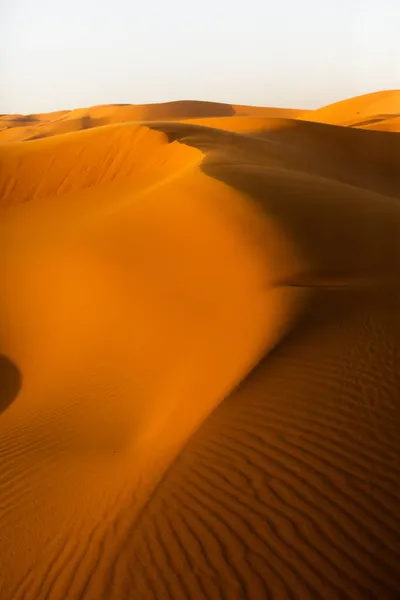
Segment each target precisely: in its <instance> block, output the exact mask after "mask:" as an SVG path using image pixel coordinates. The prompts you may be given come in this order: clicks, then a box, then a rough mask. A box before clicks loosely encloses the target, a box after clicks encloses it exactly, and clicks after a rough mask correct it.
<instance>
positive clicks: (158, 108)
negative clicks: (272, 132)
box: [0, 100, 303, 144]
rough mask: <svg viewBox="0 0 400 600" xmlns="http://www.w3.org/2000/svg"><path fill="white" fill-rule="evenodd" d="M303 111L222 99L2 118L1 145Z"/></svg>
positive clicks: (281, 115)
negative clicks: (144, 125) (134, 126)
mask: <svg viewBox="0 0 400 600" xmlns="http://www.w3.org/2000/svg"><path fill="white" fill-rule="evenodd" d="M302 112H303V111H301V110H294V109H288V108H267V107H258V106H243V105H239V104H237V105H236V104H223V103H221V102H201V101H193V100H190V101H189V100H188V101H177V102H165V103H159V104H141V105H134V104H120V105H118V104H116V105H111V104H110V105H103V106H92V107H90V108H80V109H75V110H70V111H58V112H54V113H47V114H34V115H4V116H2V117H0V144H5V143H10V142H22V141H30V140H35V139H38V138H41V137H49V136H53V135H60V134H62V133H69V132H72V131H80V130H82V129H89V128H92V127H98V126H102V125H110V124H116V123H129V122H142V121H154V120H169V121H171V120H172V121H176V120H185V119H205V118H207V119H209V118H217V117H232V116H238V117H259V118H266V117H269V118H280V117H291V118H293V117H297V116H300V115H301V114H302Z"/></svg>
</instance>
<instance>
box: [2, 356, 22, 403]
mask: <svg viewBox="0 0 400 600" xmlns="http://www.w3.org/2000/svg"><path fill="white" fill-rule="evenodd" d="M21 385H22V375H21V372H20V370H19V369H18V367H17V366H16V365H15V364H14V363H13V362H12V361H11V360H10V359H9V358H7V356H4V355H1V354H0V414H1V413H3V412H4V411H5V410H6V409H7V408H8V407H9V406H10V404H12V402H13V401H14V400H15V399H16V397H17V396H18V394H19V392H20V390H21Z"/></svg>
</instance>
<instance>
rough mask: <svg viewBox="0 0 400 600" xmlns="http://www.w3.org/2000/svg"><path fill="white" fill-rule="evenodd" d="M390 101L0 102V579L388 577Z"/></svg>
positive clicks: (398, 518) (71, 588) (394, 481)
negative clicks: (45, 105) (311, 107)
mask: <svg viewBox="0 0 400 600" xmlns="http://www.w3.org/2000/svg"><path fill="white" fill-rule="evenodd" d="M399 114H400V92H397V91H393V92H381V93H378V94H371V95H368V96H363V97H359V98H356V99H351V100H347V101H344V102H343V103H338V104H337V105H331V106H329V107H324V108H322V109H319V110H316V111H313V112H302V111H289V110H285V109H270V108H256V107H244V106H235V105H232V106H231V105H223V104H218V103H203V102H177V103H169V104H165V105H162V104H161V105H147V106H131V105H125V106H99V107H93V108H91V109H79V110H73V111H60V112H59V113H50V114H46V115H30V116H23V115H3V116H1V117H0V270H1V280H2V291H1V296H0V355H1V356H0V598H1V600H64V599H65V600H162V599H170V600H190V599H193V600H196V599H205V600H208V599H210V600H261V599H262V600H264V599H272V600H275V599H282V600H286V599H293V600H297V599H307V600H308V599H321V600H325V599H326V600H331V599H332V600H333V599H334V600H340V599H343V598H348V599H357V600H366V599H375V598H376V599H377V600H386V599H393V600H395V599H397V598H399V597H400V510H399V506H400V415H399V402H400V313H399V306H400V284H399V275H400V202H399V200H400V168H399V164H400V133H396V130H397V131H398V119H399ZM371 129H376V130H371Z"/></svg>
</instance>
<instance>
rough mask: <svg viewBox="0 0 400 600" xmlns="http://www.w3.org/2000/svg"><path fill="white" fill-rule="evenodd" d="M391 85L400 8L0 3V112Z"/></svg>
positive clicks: (271, 98)
mask: <svg viewBox="0 0 400 600" xmlns="http://www.w3.org/2000/svg"><path fill="white" fill-rule="evenodd" d="M393 88H400V0H274V1H272V2H271V1H269V0H240V2H239V1H237V0H230V1H228V0H200V1H196V2H194V1H191V0H106V1H105V0H62V1H61V0H0V113H3V112H21V113H31V112H40V111H42V112H45V111H51V110H58V109H63V108H75V107H80V106H90V105H93V104H105V103H119V102H121V103H124V102H126V103H134V104H136V103H144V102H163V101H166V100H178V99H198V100H214V101H221V102H232V103H236V104H239V103H241V104H253V105H264V106H288V107H293V108H314V107H317V106H321V105H323V104H327V103H329V102H334V101H336V100H340V99H343V98H346V97H349V96H354V95H358V94H363V93H367V92H371V91H376V90H381V89H393Z"/></svg>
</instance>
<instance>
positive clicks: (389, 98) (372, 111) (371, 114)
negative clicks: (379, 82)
mask: <svg viewBox="0 0 400 600" xmlns="http://www.w3.org/2000/svg"><path fill="white" fill-rule="evenodd" d="M399 116H400V90H387V91H383V92H374V93H372V94H365V95H364V96H356V97H355V98H349V99H348V100H342V101H341V102H335V103H334V104H329V105H328V106H323V107H322V108H319V109H317V110H313V111H310V112H304V113H303V114H302V115H301V117H300V118H301V119H304V120H306V121H317V122H318V123H331V124H332V125H347V126H352V127H362V126H364V125H368V124H372V123H376V124H378V123H379V122H380V121H384V120H387V119H391V118H393V117H399Z"/></svg>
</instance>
